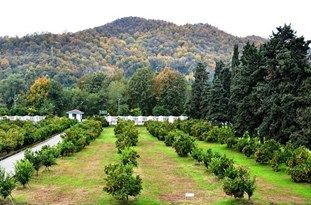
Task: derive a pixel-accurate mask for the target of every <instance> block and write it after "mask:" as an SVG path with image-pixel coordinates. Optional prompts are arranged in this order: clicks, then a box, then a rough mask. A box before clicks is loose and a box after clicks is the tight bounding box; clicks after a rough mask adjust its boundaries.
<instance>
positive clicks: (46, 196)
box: [13, 127, 311, 205]
mask: <svg viewBox="0 0 311 205" xmlns="http://www.w3.org/2000/svg"><path fill="white" fill-rule="evenodd" d="M138 129H139V132H140V135H139V144H138V146H137V147H136V148H135V149H136V150H137V151H138V153H139V154H140V159H139V165H138V168H137V169H136V170H135V172H136V173H137V174H139V175H140V176H141V178H142V180H143V191H142V193H141V195H140V196H139V197H138V199H137V200H132V202H131V204H146V205H153V204H154V205H155V204H241V203H245V201H235V200H234V199H232V198H231V197H228V196H226V195H225V194H224V193H223V191H222V185H221V182H220V181H218V180H217V178H216V177H214V176H213V175H212V174H211V173H208V172H207V170H206V169H205V168H204V166H203V165H201V164H196V163H195V162H194V160H193V159H191V158H190V157H188V158H180V157H178V156H177V154H176V153H175V151H174V150H173V149H172V148H169V147H166V146H165V145H164V143H163V142H160V141H158V140H157V139H156V138H154V137H152V136H151V135H150V134H149V133H148V132H147V131H146V129H145V128H144V127H139V128H138ZM114 142H115V137H114V133H113V127H109V128H106V129H104V131H103V133H102V135H101V136H100V137H99V138H98V139H96V140H95V141H94V142H93V143H92V144H91V145H89V146H88V147H87V148H86V149H84V150H82V151H81V152H79V153H76V154H75V155H74V156H72V157H66V158H62V159H59V160H58V161H57V163H58V165H56V166H54V167H53V168H52V169H51V170H50V171H47V170H44V169H43V170H42V171H41V173H40V174H39V176H38V177H35V178H34V179H32V181H31V183H30V187H29V188H27V189H23V188H21V187H18V188H17V189H16V190H15V191H14V193H13V197H14V201H15V202H16V204H108V205H114V204H115V205H117V204H120V203H119V202H118V201H116V200H114V199H113V198H112V197H111V196H110V195H108V194H106V193H105V192H103V190H102V189H103V187H104V184H105V182H104V180H103V179H104V171H103V169H104V166H105V165H107V164H109V163H113V162H115V161H116V160H117V154H116V153H117V152H116V149H115V144H114ZM199 145H200V146H202V147H205V148H206V147H213V149H215V150H218V151H219V152H221V151H222V150H224V151H223V152H226V151H227V150H226V149H223V148H222V147H221V146H219V145H213V146H212V145H210V144H206V143H201V142H200V143H199ZM230 154H231V153H228V156H230V157H231V156H232V157H234V159H235V161H236V162H237V163H241V164H243V163H244V161H245V166H246V167H248V168H249V169H251V171H252V174H255V175H257V176H258V177H257V178H258V188H257V190H256V192H255V196H254V200H253V202H254V203H255V204H271V203H275V204H290V203H296V204H299V203H300V204H307V203H308V202H310V201H311V198H310V193H309V192H308V189H309V190H310V186H307V185H306V186H305V185H299V184H294V183H292V182H290V181H285V182H283V181H282V180H281V179H283V177H284V176H283V175H284V174H282V173H281V174H280V173H276V174H275V173H274V172H273V171H270V172H269V170H268V169H269V168H266V167H258V168H256V166H258V165H256V164H254V165H253V164H252V163H251V160H249V159H243V155H242V156H240V155H239V154H238V153H232V154H231V155H230ZM236 157H237V159H236ZM240 160H242V161H240ZM243 160H244V161H243ZM271 174H274V175H271ZM279 174H280V176H279ZM275 176H276V177H280V179H279V180H277V179H274V178H275ZM269 179H270V180H269ZM294 189H295V190H294ZM186 192H193V193H194V194H195V197H194V199H191V200H189V199H185V197H184V196H185V193H186Z"/></svg>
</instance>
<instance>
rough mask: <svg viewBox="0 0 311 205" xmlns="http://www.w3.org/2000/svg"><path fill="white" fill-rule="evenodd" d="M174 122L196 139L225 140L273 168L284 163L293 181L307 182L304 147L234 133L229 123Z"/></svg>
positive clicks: (310, 155)
mask: <svg viewBox="0 0 311 205" xmlns="http://www.w3.org/2000/svg"><path fill="white" fill-rule="evenodd" d="M175 126H176V128H177V129H180V130H182V131H184V132H186V133H188V134H190V135H192V136H194V137H195V138H196V139H198V140H203V141H206V142H212V143H221V144H226V145H227V147H228V148H229V149H234V150H236V151H238V152H241V153H243V154H244V155H245V156H247V157H251V158H254V159H255V160H256V162H257V163H260V164H267V165H271V166H272V168H273V170H274V171H279V170H280V167H281V166H284V165H285V166H286V171H287V172H288V174H289V175H290V176H291V178H292V180H293V181H295V182H308V183H311V152H310V150H309V149H307V148H306V147H302V146H301V147H295V146H293V144H292V143H290V142H288V143H287V144H286V145H282V144H280V143H279V142H277V141H275V140H273V139H269V140H265V141H263V142H262V141H260V139H259V138H258V137H251V136H250V135H249V134H248V133H245V134H244V135H243V136H242V137H237V136H235V134H234V130H233V129H232V128H231V127H229V126H221V127H218V126H212V125H210V123H208V122H206V121H203V120H187V121H178V122H176V123H175Z"/></svg>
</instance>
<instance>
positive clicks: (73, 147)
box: [0, 119, 102, 199]
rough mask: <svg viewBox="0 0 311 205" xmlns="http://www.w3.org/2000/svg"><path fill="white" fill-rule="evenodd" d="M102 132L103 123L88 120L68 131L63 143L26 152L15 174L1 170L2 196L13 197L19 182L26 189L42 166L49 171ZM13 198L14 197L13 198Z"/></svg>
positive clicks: (17, 164) (0, 190)
mask: <svg viewBox="0 0 311 205" xmlns="http://www.w3.org/2000/svg"><path fill="white" fill-rule="evenodd" d="M101 131H102V122H101V121H99V120H95V119H87V120H85V121H83V122H82V123H77V124H75V125H73V126H72V127H70V128H69V129H67V130H66V131H65V133H64V134H63V135H62V138H63V141H62V142H61V143H59V144H57V145H56V146H54V147H50V146H44V147H42V149H41V150H40V151H35V152H33V151H31V150H30V149H27V150H26V151H25V158H24V159H23V160H20V161H18V162H17V163H16V165H15V174H14V175H11V174H8V173H6V172H5V170H4V169H2V168H1V169H0V194H1V196H2V197H3V198H4V199H6V198H7V197H8V196H11V192H12V190H13V189H14V188H15V187H16V184H17V182H18V183H20V184H21V185H23V187H25V186H26V185H27V184H28V183H29V181H30V180H31V178H32V177H33V175H34V173H35V172H36V173H37V175H38V173H39V170H40V168H41V167H42V166H44V167H45V168H46V169H49V167H51V166H52V165H55V164H56V159H57V158H58V157H61V156H69V155H72V154H73V153H75V152H78V151H80V150H82V149H83V148H84V147H85V146H87V145H89V144H90V143H91V142H92V141H93V140H95V139H96V138H97V137H98V136H99V135H100V133H101ZM11 198H12V197H11Z"/></svg>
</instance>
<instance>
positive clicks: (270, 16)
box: [0, 0, 311, 39]
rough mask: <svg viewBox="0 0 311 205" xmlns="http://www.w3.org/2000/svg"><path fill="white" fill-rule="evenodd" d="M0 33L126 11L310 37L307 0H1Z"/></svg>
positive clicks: (80, 24) (84, 24)
mask: <svg viewBox="0 0 311 205" xmlns="http://www.w3.org/2000/svg"><path fill="white" fill-rule="evenodd" d="M0 8H1V10H0V22H1V23H0V36H4V35H9V36H16V35H18V36H23V35H26V34H29V33H34V32H52V33H62V32H65V31H66V32H75V31H78V30H83V29H87V28H92V27H95V26H100V25H103V24H105V23H108V22H111V21H113V20H115V19H117V18H121V17H126V16H139V17H144V18H149V19H161V20H166V21H170V22H174V23H176V24H179V25H181V24H185V23H209V24H211V25H213V26H216V27H218V28H220V29H221V30H224V31H226V32H229V33H231V34H233V35H236V36H247V35H259V36H262V37H265V38H267V37H268V36H269V35H270V34H271V32H272V30H273V29H275V27H277V26H280V25H283V24H284V23H291V24H292V27H293V28H294V29H295V30H297V31H298V32H297V34H298V35H304V36H305V37H306V38H307V39H311V0H295V1H293V0H213V1H212V0H152V1H151V0H1V1H0Z"/></svg>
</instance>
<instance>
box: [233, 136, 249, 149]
mask: <svg viewBox="0 0 311 205" xmlns="http://www.w3.org/2000/svg"><path fill="white" fill-rule="evenodd" d="M247 144H248V138H245V137H242V138H238V142H237V143H236V144H235V146H234V149H235V150H237V151H239V152H242V151H243V149H244V147H245V146H246V145H247Z"/></svg>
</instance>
